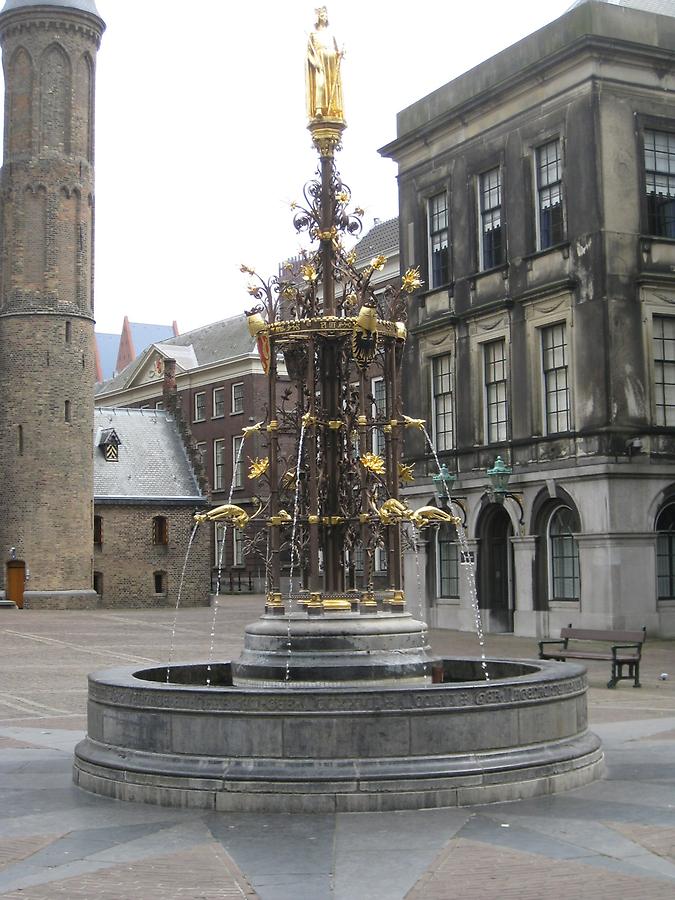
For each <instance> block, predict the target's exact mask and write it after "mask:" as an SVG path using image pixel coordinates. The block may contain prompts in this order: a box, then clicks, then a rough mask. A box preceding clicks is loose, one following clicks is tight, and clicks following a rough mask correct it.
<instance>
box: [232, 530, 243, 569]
mask: <svg viewBox="0 0 675 900" xmlns="http://www.w3.org/2000/svg"><path fill="white" fill-rule="evenodd" d="M244 559H245V554H244V532H243V531H242V530H241V529H240V528H233V529H232V567H233V568H239V569H241V568H243V567H244V566H245V565H246V563H245V562H244Z"/></svg>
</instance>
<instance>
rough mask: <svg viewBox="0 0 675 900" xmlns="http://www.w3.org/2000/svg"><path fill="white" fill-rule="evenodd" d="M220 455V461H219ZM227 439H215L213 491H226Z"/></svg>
mask: <svg viewBox="0 0 675 900" xmlns="http://www.w3.org/2000/svg"><path fill="white" fill-rule="evenodd" d="M219 454H220V459H219ZM225 457H226V452H225V438H214V439H213V490H214V491H224V490H225V489H226V488H225V478H226V474H225V472H226V469H225V467H226V465H227V463H226V458H225Z"/></svg>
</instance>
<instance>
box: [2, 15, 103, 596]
mask: <svg viewBox="0 0 675 900" xmlns="http://www.w3.org/2000/svg"><path fill="white" fill-rule="evenodd" d="M104 28H105V24H104V22H103V20H102V19H101V18H100V16H99V14H98V11H97V10H96V6H95V3H94V2H93V0H50V2H44V3H38V2H34V0H7V2H6V3H5V5H4V7H3V9H2V11H1V12H0V46H1V47H2V60H3V68H4V75H5V127H4V154H3V167H2V172H1V174H0V182H1V198H2V211H1V214H0V246H1V258H0V259H1V271H0V398H2V402H1V403H0V472H1V473H2V479H3V486H2V488H3V489H2V493H1V494H0V557H1V558H2V560H3V565H2V566H0V569H1V570H2V577H3V578H4V559H6V556H7V553H8V551H9V548H10V547H14V548H16V555H17V556H18V557H19V558H21V559H24V560H25V561H26V565H27V568H28V570H29V572H30V578H29V581H28V582H27V585H26V588H27V594H26V596H27V598H31V603H32V604H36V603H41V602H42V603H44V602H45V601H46V600H50V601H51V602H54V600H56V602H57V603H58V604H59V605H60V604H61V602H66V601H67V603H68V605H72V604H73V602H77V600H78V599H79V598H82V599H87V598H88V599H93V598H94V597H95V595H94V593H93V591H92V590H91V587H92V507H93V466H92V427H93V424H92V423H93V394H94V318H93V251H94V81H95V69H96V53H97V50H98V47H99V45H100V41H101V35H102V34H103V30H104Z"/></svg>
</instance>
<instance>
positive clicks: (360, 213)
mask: <svg viewBox="0 0 675 900" xmlns="http://www.w3.org/2000/svg"><path fill="white" fill-rule="evenodd" d="M354 213H355V215H357V216H365V214H366V211H365V209H364V208H363V207H362V206H356V207H354Z"/></svg>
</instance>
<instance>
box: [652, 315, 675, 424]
mask: <svg viewBox="0 0 675 900" xmlns="http://www.w3.org/2000/svg"><path fill="white" fill-rule="evenodd" d="M652 340H653V343H654V393H655V399H656V422H655V424H656V425H666V426H669V427H670V426H675V317H671V316H654V319H653V338H652Z"/></svg>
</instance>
